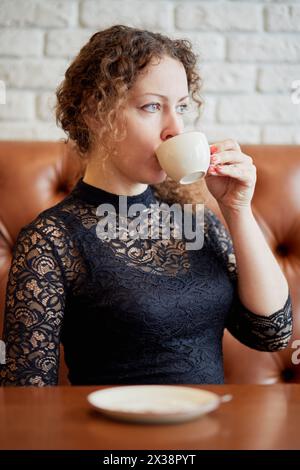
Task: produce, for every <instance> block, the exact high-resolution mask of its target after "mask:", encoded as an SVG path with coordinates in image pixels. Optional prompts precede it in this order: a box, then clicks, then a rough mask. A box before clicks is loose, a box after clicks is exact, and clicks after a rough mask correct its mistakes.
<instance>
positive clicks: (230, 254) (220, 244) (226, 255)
mask: <svg viewBox="0 0 300 470" xmlns="http://www.w3.org/2000/svg"><path fill="white" fill-rule="evenodd" d="M205 214H206V215H205V236H206V240H207V243H208V244H209V246H210V247H211V248H212V250H214V251H215V253H216V255H217V256H218V258H219V260H220V262H221V264H222V265H223V266H224V267H226V269H227V272H228V275H229V278H230V280H231V282H232V285H233V293H234V295H233V302H232V306H231V309H230V311H229V312H228V315H227V318H226V323H225V327H226V328H227V329H228V330H229V331H230V333H231V334H232V335H233V336H234V337H235V338H236V339H238V340H239V341H240V342H241V343H243V344H245V345H246V346H248V347H250V348H253V349H257V350H259V351H271V352H272V351H278V350H279V349H283V348H286V347H287V346H288V343H289V340H290V338H291V334H292V306H291V298H290V295H288V297H287V299H286V301H285V303H284V304H283V305H282V307H280V308H279V309H278V310H274V311H272V312H270V311H267V310H262V312H261V314H256V313H255V311H251V310H250V309H249V308H247V307H246V306H245V305H244V303H243V302H242V301H241V299H240V295H239V291H238V272H237V265H236V256H235V252H234V247H233V242H232V239H231V237H230V235H229V232H228V231H227V230H226V228H225V226H224V225H223V224H222V223H221V221H220V220H219V219H218V218H217V217H216V215H215V214H214V213H213V212H212V211H211V210H209V209H208V208H206V212H205Z"/></svg>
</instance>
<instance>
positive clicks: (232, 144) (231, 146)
mask: <svg viewBox="0 0 300 470" xmlns="http://www.w3.org/2000/svg"><path fill="white" fill-rule="evenodd" d="M210 150H211V152H212V153H218V152H224V151H225V150H237V151H238V152H240V151H241V147H240V146H239V144H238V142H237V141H236V140H233V139H227V140H223V141H222V142H216V143H214V144H212V145H211V146H210Z"/></svg>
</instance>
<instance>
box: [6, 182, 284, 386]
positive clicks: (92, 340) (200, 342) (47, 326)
mask: <svg viewBox="0 0 300 470" xmlns="http://www.w3.org/2000/svg"><path fill="white" fill-rule="evenodd" d="M104 203H109V204H111V205H112V206H113V207H114V208H115V210H116V213H117V214H118V210H119V197H118V196H117V195H113V194H111V193H108V192H105V191H103V190H101V189H98V188H96V187H94V186H91V185H89V184H87V183H85V182H83V180H82V179H80V180H79V181H78V183H77V185H76V187H75V188H74V189H73V191H72V192H71V193H70V195H69V196H67V197H66V198H65V199H64V200H63V201H61V202H60V203H59V204H57V205H56V206H54V207H52V208H50V209H48V210H46V211H44V212H42V213H41V214H39V216H38V217H37V218H36V219H35V220H34V221H33V222H32V223H30V224H28V225H27V226H25V227H24V228H23V229H22V230H21V231H20V233H19V236H18V239H17V243H16V245H15V250H14V254H13V260H12V265H11V269H10V274H9V280H8V285H7V293H6V309H5V320H4V337H3V340H4V341H5V343H6V364H5V365H2V366H1V368H2V369H1V373H0V380H1V383H2V384H5V385H38V386H43V385H55V384H57V380H58V365H59V350H60V349H59V344H60V342H62V344H63V346H64V351H65V360H66V363H67V365H68V368H69V379H70V381H71V383H72V384H85V385H87V384H189V383H190V384H204V383H222V382H223V381H224V377H223V358H222V337H223V332H224V329H225V328H228V329H229V331H230V332H231V333H232V334H233V335H234V336H235V337H236V338H237V339H239V340H240V341H241V342H243V343H244V344H246V345H247V346H249V347H251V348H255V349H258V350H265V351H275V350H278V349H281V348H284V347H285V346H286V345H287V343H288V340H289V339H290V335H291V328H292V312H291V300H290V296H288V298H287V300H286V303H285V305H284V306H283V308H282V310H279V311H277V312H274V313H273V314H271V315H270V316H268V317H265V316H260V315H256V314H254V313H252V312H250V311H249V310H247V309H246V308H245V307H244V306H243V305H242V304H241V302H240V301H239V298H238V294H237V273H236V266H235V257H234V252H233V246H232V242H231V239H230V237H229V234H228V232H227V231H226V230H225V228H224V226H223V225H222V224H221V223H220V221H219V220H218V219H217V218H216V216H215V215H214V214H213V213H212V212H211V211H210V210H208V209H205V217H204V244H203V247H202V248H201V249H197V250H191V249H189V250H187V249H186V244H185V241H186V240H185V239H184V235H183V237H182V238H181V239H180V238H175V237H170V238H169V239H162V238H161V237H160V238H159V237H157V238H155V237H153V239H150V238H144V239H143V238H141V237H140V238H136V239H134V238H133V237H132V236H130V233H129V234H128V233H125V232H124V233H119V234H118V237H115V238H109V237H107V239H105V237H102V239H101V238H100V237H99V235H98V232H97V227H99V225H98V224H99V221H101V220H102V222H103V217H104V216H103V215H99V209H98V211H97V208H98V207H99V205H100V204H104ZM127 203H128V207H129V206H130V205H131V204H133V203H142V204H144V206H145V207H146V211H147V210H148V209H150V208H151V210H152V212H154V213H155V210H153V207H154V205H155V204H156V206H157V205H158V204H160V203H161V201H159V198H158V195H157V194H156V193H155V191H154V189H153V188H152V187H151V186H148V188H147V189H146V191H144V192H143V193H142V194H140V195H137V196H130V197H128V198H127ZM106 215H107V214H106ZM171 221H172V219H171ZM162 225H163V222H162V223H161V226H162ZM266 313H268V314H269V313H270V312H266Z"/></svg>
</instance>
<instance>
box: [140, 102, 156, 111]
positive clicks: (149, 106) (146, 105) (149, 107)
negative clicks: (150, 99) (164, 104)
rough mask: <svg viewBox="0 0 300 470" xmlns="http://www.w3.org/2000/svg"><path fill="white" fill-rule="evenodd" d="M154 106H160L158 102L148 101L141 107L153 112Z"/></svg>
mask: <svg viewBox="0 0 300 470" xmlns="http://www.w3.org/2000/svg"><path fill="white" fill-rule="evenodd" d="M155 106H157V107H158V106H160V105H159V103H149V104H145V106H142V109H148V110H150V112H151V113H152V112H155V111H156V110H157V109H158V108H154V107H155Z"/></svg>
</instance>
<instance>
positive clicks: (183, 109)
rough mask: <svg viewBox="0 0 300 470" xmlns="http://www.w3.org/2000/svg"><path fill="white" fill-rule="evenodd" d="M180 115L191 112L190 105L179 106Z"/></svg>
mask: <svg viewBox="0 0 300 470" xmlns="http://www.w3.org/2000/svg"><path fill="white" fill-rule="evenodd" d="M178 108H179V112H180V114H184V113H186V112H187V111H188V110H189V105H188V104H180V105H179V106H178Z"/></svg>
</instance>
